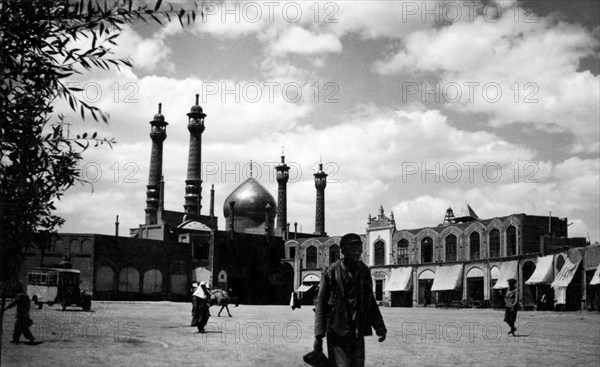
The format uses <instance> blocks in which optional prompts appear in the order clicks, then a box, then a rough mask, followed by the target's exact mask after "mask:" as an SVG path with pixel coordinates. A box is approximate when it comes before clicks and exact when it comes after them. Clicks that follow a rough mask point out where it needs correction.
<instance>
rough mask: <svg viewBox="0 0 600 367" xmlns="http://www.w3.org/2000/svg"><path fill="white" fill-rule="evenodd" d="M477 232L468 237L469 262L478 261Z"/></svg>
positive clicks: (478, 240)
mask: <svg viewBox="0 0 600 367" xmlns="http://www.w3.org/2000/svg"><path fill="white" fill-rule="evenodd" d="M480 242H481V240H480V237H479V232H473V233H471V235H470V236H469V260H479V259H480V256H481V255H480V254H481V248H480V246H481V245H480Z"/></svg>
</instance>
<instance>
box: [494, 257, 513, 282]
mask: <svg viewBox="0 0 600 367" xmlns="http://www.w3.org/2000/svg"><path fill="white" fill-rule="evenodd" d="M518 270H519V261H518V260H514V261H506V262H503V263H502V265H501V266H500V276H499V277H498V281H497V282H496V284H494V289H504V288H508V280H509V279H518V273H519V272H518Z"/></svg>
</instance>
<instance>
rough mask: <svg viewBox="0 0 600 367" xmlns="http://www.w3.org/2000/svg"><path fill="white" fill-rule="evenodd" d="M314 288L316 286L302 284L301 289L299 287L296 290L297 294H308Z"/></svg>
mask: <svg viewBox="0 0 600 367" xmlns="http://www.w3.org/2000/svg"><path fill="white" fill-rule="evenodd" d="M312 287H314V285H306V284H302V285H301V286H300V287H298V289H296V292H307V291H308V290H309V289H311V288H312Z"/></svg>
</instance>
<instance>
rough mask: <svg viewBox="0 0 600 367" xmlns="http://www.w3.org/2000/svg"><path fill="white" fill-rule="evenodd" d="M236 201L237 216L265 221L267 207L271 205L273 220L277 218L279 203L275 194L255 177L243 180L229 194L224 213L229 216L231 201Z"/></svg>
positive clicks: (226, 216)
mask: <svg viewBox="0 0 600 367" xmlns="http://www.w3.org/2000/svg"><path fill="white" fill-rule="evenodd" d="M232 200H233V201H235V206H234V209H233V210H234V211H235V217H236V218H237V217H244V218H248V219H251V220H253V221H257V222H264V220H265V207H266V206H267V204H268V205H269V206H270V211H271V220H273V219H274V218H275V213H276V212H277V204H276V203H275V199H274V198H273V196H272V195H271V194H270V193H269V191H267V189H265V187H264V186H263V185H261V184H260V183H258V181H256V180H255V179H254V178H253V177H250V178H249V179H247V180H246V181H244V182H242V183H241V185H240V186H238V187H237V188H236V189H235V190H233V192H232V193H231V194H229V196H228V197H227V199H225V203H224V204H223V215H224V216H225V218H229V216H230V214H231V213H230V212H231V208H230V207H229V202H230V201H232Z"/></svg>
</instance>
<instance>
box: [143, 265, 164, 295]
mask: <svg viewBox="0 0 600 367" xmlns="http://www.w3.org/2000/svg"><path fill="white" fill-rule="evenodd" d="M162 282H163V281H162V273H161V272H160V270H158V269H150V270H148V271H146V272H145V273H144V284H143V285H142V292H143V293H144V294H155V293H161V292H162Z"/></svg>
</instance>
